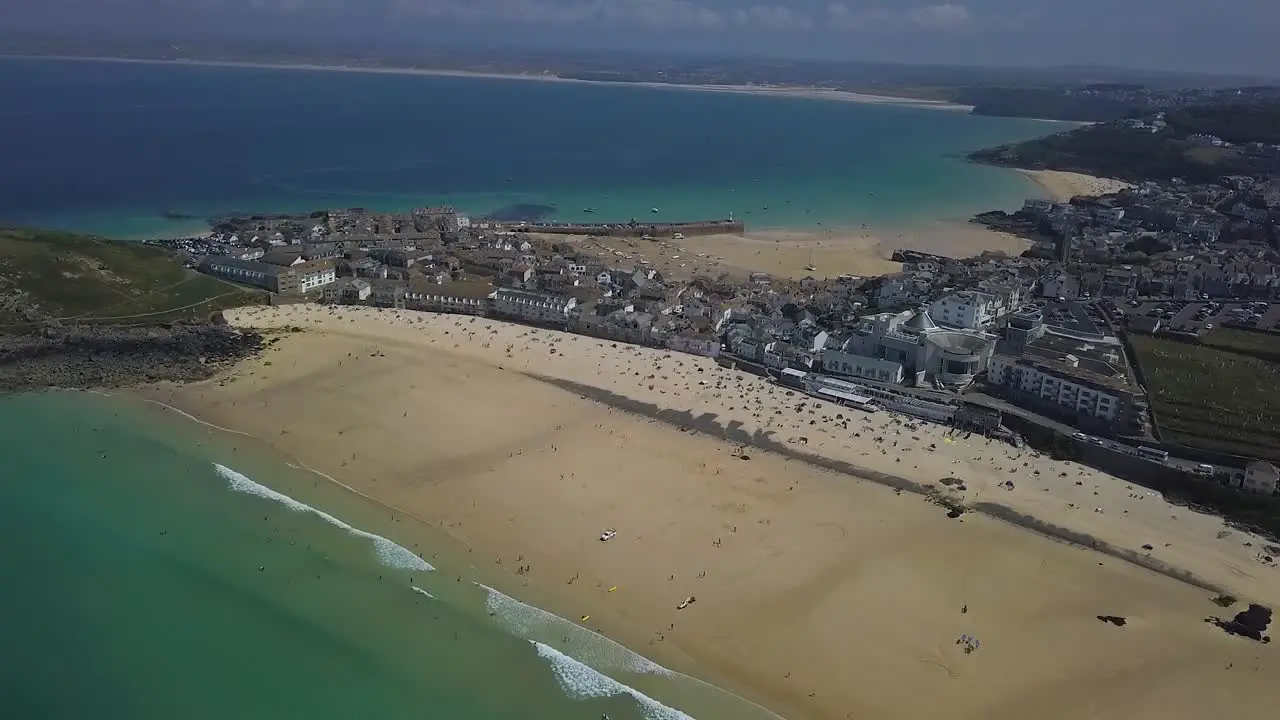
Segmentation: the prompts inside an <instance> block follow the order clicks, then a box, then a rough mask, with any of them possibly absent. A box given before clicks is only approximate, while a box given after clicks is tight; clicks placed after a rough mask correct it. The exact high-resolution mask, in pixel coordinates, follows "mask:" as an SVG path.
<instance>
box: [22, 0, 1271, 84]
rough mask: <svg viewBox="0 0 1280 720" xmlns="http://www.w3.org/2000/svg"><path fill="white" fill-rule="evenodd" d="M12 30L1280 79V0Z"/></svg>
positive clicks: (586, 12) (587, 7)
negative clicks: (1089, 67) (1091, 68)
mask: <svg viewBox="0 0 1280 720" xmlns="http://www.w3.org/2000/svg"><path fill="white" fill-rule="evenodd" d="M0 18H4V24H5V25H6V26H8V30H9V31H10V32H24V33H48V32H52V31H58V30H74V31H78V32H79V31H86V30H88V31H95V32H97V33H100V34H102V35H108V36H109V35H117V34H130V35H148V36H151V37H160V38H163V37H168V36H172V37H174V38H176V39H181V38H186V37H192V36H196V35H198V36H201V37H204V38H208V39H236V38H248V37H257V38H261V37H266V36H270V35H273V34H280V35H279V36H281V37H289V36H292V37H297V38H306V39H324V38H331V39H335V40H341V41H343V43H344V44H346V45H355V46H359V45H363V44H368V45H374V44H376V43H379V42H395V43H397V44H400V45H403V44H419V43H420V44H421V45H422V46H423V47H431V46H432V45H438V44H442V43H443V44H458V43H484V44H488V45H492V46H508V47H538V48H548V47H556V48H562V49H566V50H595V49H601V48H609V47H617V48H626V49H645V50H654V51H659V52H662V51H679V50H691V49H696V50H700V51H709V52H716V53H725V54H742V55H753V56H759V55H771V56H779V57H821V58H830V59H842V60H855V61H870V62H903V63H918V64H944V65H1006V66H1041V67H1042V66H1058V65H1077V64H1101V65H1111V66H1118V67H1130V68H1139V69H1151V70H1163V69H1167V70H1177V71H1197V72H1212V73H1238V74H1249V75H1265V76H1273V77H1275V76H1280V0H1216V2H1208V0H954V1H945V0H944V1H942V2H937V1H936V0H869V1H864V0H37V1H34V2H33V1H32V0H0Z"/></svg>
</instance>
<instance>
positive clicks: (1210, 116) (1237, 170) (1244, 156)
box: [969, 102, 1280, 183]
mask: <svg viewBox="0 0 1280 720" xmlns="http://www.w3.org/2000/svg"><path fill="white" fill-rule="evenodd" d="M1158 123H1159V124H1157V121H1154V120H1153V121H1152V122H1151V123H1150V124H1134V123H1129V122H1126V121H1115V122H1107V123H1100V124H1097V125H1089V126H1085V127H1081V128H1076V129H1074V130H1071V131H1069V132H1065V133H1059V134H1056V135H1050V136H1048V137H1043V138H1037V139H1035V140H1029V141H1027V142H1022V143H1014V144H1010V145H1000V146H998V147H994V148H988V149H985V150H979V151H977V152H975V153H972V154H971V155H970V156H969V157H970V159H972V160H974V161H977V162H981V163H986V164H989V165H999V166H1004V167H1016V168H1024V169H1028V170H1063V171H1068V172H1078V173H1084V174H1086V175H1097V176H1100V177H1110V178H1118V179H1120V180H1125V181H1128V182H1134V183H1138V182H1144V181H1147V180H1156V181H1162V182H1167V181H1168V180H1169V179H1170V178H1174V177H1177V178H1182V179H1183V180H1185V181H1187V182H1190V183H1203V182H1213V181H1216V180H1218V179H1220V178H1222V177H1225V176H1227V175H1265V174H1268V173H1271V172H1274V171H1275V170H1276V168H1275V159H1274V157H1272V156H1270V155H1267V154H1265V153H1263V154H1260V153H1258V152H1255V151H1254V150H1252V149H1251V148H1249V147H1247V145H1248V144H1249V143H1274V142H1276V137H1277V135H1278V134H1280V131H1278V130H1276V128H1277V127H1280V103H1277V102H1270V103H1248V104H1221V105H1206V106H1196V107H1188V108H1183V109H1179V110H1171V111H1169V112H1167V113H1165V114H1164V117H1163V120H1160V121H1158ZM1194 136H1215V137H1217V138H1219V139H1220V140H1223V141H1226V144H1223V145H1217V146H1206V145H1205V144H1204V143H1203V142H1199V141H1197V140H1195V139H1193V138H1194Z"/></svg>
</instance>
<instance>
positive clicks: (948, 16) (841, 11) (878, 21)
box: [827, 2, 973, 30]
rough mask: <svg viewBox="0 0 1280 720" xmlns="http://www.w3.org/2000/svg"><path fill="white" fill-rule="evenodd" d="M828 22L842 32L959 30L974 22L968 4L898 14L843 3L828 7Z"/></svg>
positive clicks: (943, 5) (920, 8)
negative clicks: (895, 29) (918, 29)
mask: <svg viewBox="0 0 1280 720" xmlns="http://www.w3.org/2000/svg"><path fill="white" fill-rule="evenodd" d="M827 19H828V21H829V22H830V24H831V26H832V27H833V28H837V29H840V30H870V29H892V28H899V29H904V28H905V29H910V28H923V29H925V30H959V29H962V28H965V27H968V26H969V24H970V23H971V22H972V20H973V16H972V15H971V14H970V13H969V9H968V8H967V7H965V6H964V5H956V4H954V3H945V4H942V5H927V6H924V7H917V8H912V9H910V10H906V11H905V12H894V11H892V10H887V9H885V8H874V7H873V8H859V7H854V6H852V5H849V4H846V3H843V2H833V3H831V4H830V5H828V6H827Z"/></svg>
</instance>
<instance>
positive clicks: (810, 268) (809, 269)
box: [804, 265, 818, 272]
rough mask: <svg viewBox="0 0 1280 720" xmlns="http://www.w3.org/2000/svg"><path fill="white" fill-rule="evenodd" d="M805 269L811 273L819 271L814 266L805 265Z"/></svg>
mask: <svg viewBox="0 0 1280 720" xmlns="http://www.w3.org/2000/svg"><path fill="white" fill-rule="evenodd" d="M804 269H805V270H808V271H809V272H813V271H814V270H817V269H818V268H816V267H814V266H813V265H805V266H804Z"/></svg>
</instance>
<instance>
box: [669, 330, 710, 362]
mask: <svg viewBox="0 0 1280 720" xmlns="http://www.w3.org/2000/svg"><path fill="white" fill-rule="evenodd" d="M667 347H668V348H669V349H671V350H676V351H678V352H684V353H690V354H691V355H703V356H705V357H716V356H717V355H719V354H720V338H717V337H716V336H715V335H713V334H711V333H697V332H695V331H693V330H681V331H680V332H678V333H676V334H674V335H672V336H671V337H669V338H667Z"/></svg>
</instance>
